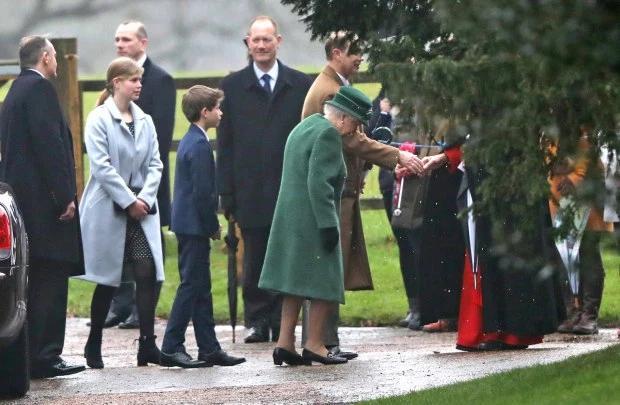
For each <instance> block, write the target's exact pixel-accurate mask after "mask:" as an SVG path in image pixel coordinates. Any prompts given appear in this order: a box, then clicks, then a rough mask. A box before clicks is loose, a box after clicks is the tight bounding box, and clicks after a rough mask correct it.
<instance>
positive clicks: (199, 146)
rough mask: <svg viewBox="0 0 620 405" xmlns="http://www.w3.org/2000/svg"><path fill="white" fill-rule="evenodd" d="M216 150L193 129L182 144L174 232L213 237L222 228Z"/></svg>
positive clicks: (177, 167) (173, 212) (190, 128)
mask: <svg viewBox="0 0 620 405" xmlns="http://www.w3.org/2000/svg"><path fill="white" fill-rule="evenodd" d="M217 203H218V199H217V188H216V186H215V160H214V158H213V150H212V149H211V145H210V144H209V141H208V140H207V138H206V137H205V135H204V133H203V132H202V131H201V130H200V128H198V127H197V126H196V125H194V124H192V125H190V127H189V129H188V130H187V133H186V134H185V136H184V137H183V139H182V140H181V142H180V143H179V149H178V151H177V160H176V169H175V177H174V201H173V203H172V223H171V225H170V229H171V230H172V231H173V232H175V233H177V234H184V235H195V236H204V237H209V236H211V235H213V234H214V233H215V232H216V231H217V230H218V228H219V226H220V225H219V222H218V220H217V214H216V212H217Z"/></svg>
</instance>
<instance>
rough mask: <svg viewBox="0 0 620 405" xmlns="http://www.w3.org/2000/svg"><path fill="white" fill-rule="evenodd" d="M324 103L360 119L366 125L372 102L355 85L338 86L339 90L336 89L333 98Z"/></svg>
mask: <svg viewBox="0 0 620 405" xmlns="http://www.w3.org/2000/svg"><path fill="white" fill-rule="evenodd" d="M325 103H326V104H329V105H332V106H334V107H336V108H337V109H339V110H341V111H343V112H345V113H347V114H348V115H350V116H352V117H353V118H355V119H358V120H360V121H361V122H362V123H363V124H365V125H368V120H369V119H370V114H371V108H372V103H371V102H370V99H369V98H368V97H366V95H365V94H364V93H362V92H361V91H359V90H358V89H356V88H355V87H351V86H342V87H340V90H338V93H336V95H335V96H334V98H332V99H331V100H328V101H326V102H325Z"/></svg>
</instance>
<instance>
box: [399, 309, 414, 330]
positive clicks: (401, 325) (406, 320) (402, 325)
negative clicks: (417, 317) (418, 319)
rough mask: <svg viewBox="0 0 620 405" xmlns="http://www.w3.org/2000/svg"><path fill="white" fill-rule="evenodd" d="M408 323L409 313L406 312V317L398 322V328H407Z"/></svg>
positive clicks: (409, 319)
mask: <svg viewBox="0 0 620 405" xmlns="http://www.w3.org/2000/svg"><path fill="white" fill-rule="evenodd" d="M409 321H411V311H409V312H407V316H405V317H404V318H403V319H401V320H400V321H398V326H400V327H401V328H406V327H407V326H409Z"/></svg>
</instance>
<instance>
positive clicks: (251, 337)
mask: <svg viewBox="0 0 620 405" xmlns="http://www.w3.org/2000/svg"><path fill="white" fill-rule="evenodd" d="M243 341H244V342H245V343H262V342H268V341H269V328H265V327H258V326H254V327H251V328H250V330H249V331H248V335H247V336H246V337H245V339H243Z"/></svg>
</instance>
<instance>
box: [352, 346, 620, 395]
mask: <svg viewBox="0 0 620 405" xmlns="http://www.w3.org/2000/svg"><path fill="white" fill-rule="evenodd" d="M516 355H518V354H516ZM619 375H620V345H615V346H612V347H610V348H608V349H605V350H602V351H599V352H595V353H590V354H585V355H582V356H577V357H573V358H570V359H568V360H565V361H562V362H559V363H554V364H548V365H543V366H534V367H528V368H524V369H518V370H513V371H509V372H506V373H500V374H495V375H491V376H489V377H485V378H481V379H477V380H474V381H468V382H464V383H459V384H454V385H450V386H447V387H438V388H433V389H429V390H424V391H419V392H415V393H411V394H407V395H403V396H398V397H389V398H383V399H379V400H375V401H368V402H362V403H363V404H373V405H375V404H390V405H392V404H394V405H398V404H433V405H437V404H476V405H484V404H498V403H501V404H503V405H510V404H515V405H521V404H534V403H535V404H538V405H544V404H550V405H551V404H612V403H614V404H617V403H619V402H620V399H619V398H618V393H617V389H616V388H614V387H617V385H618V378H619V377H618V376H619Z"/></svg>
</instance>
